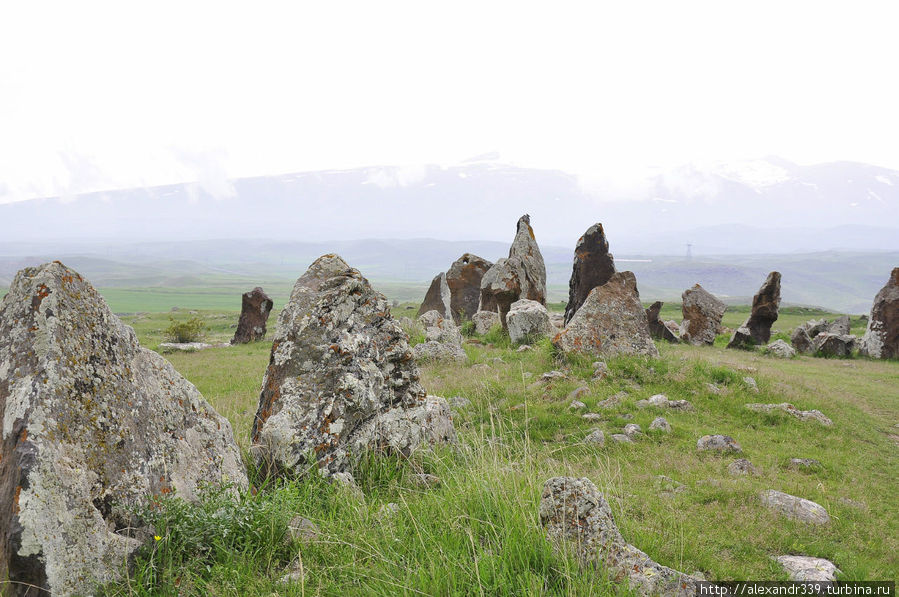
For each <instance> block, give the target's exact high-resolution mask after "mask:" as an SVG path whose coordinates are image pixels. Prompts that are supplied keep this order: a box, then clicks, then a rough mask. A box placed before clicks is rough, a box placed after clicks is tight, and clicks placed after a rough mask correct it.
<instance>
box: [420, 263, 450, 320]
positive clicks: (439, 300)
mask: <svg viewBox="0 0 899 597" xmlns="http://www.w3.org/2000/svg"><path fill="white" fill-rule="evenodd" d="M428 311H437V312H438V313H440V316H441V317H449V316H450V314H451V313H452V302H451V300H450V289H449V286H448V285H447V283H446V274H445V273H444V272H440V273H439V274H437V275H436V276H434V279H433V280H431V285H430V286H429V287H428V291H427V292H426V293H425V300H423V301H422V303H421V307H419V308H418V317H421V316H422V315H424V314H425V313H427V312H428Z"/></svg>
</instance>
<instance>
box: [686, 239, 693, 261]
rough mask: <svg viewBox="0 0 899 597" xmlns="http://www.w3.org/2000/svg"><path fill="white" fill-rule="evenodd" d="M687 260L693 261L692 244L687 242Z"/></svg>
mask: <svg viewBox="0 0 899 597" xmlns="http://www.w3.org/2000/svg"><path fill="white" fill-rule="evenodd" d="M687 261H693V245H691V244H690V243H687Z"/></svg>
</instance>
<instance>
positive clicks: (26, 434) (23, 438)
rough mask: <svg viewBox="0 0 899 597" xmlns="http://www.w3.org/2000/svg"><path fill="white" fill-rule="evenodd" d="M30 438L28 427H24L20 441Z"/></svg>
mask: <svg viewBox="0 0 899 597" xmlns="http://www.w3.org/2000/svg"><path fill="white" fill-rule="evenodd" d="M27 439H28V428H27V427H26V428H24V429H22V433H21V434H19V443H24V442H25V440H27Z"/></svg>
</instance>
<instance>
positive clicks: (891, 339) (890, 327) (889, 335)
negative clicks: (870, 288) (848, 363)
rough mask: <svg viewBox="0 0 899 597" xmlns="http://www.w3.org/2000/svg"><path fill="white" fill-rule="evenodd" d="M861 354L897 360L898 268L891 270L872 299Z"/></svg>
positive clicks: (898, 340)
mask: <svg viewBox="0 0 899 597" xmlns="http://www.w3.org/2000/svg"><path fill="white" fill-rule="evenodd" d="M861 353H862V354H863V355H866V356H869V357H872V358H875V359H895V358H899V267H896V268H893V272H892V274H891V275H890V279H889V281H888V282H887V283H886V286H884V287H883V288H882V289H881V290H880V292H878V293H877V296H876V297H874V306H873V307H871V316H870V317H869V318H868V327H867V329H866V330H865V335H864V337H863V338H862V341H861Z"/></svg>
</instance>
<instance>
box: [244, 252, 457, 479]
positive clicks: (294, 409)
mask: <svg viewBox="0 0 899 597" xmlns="http://www.w3.org/2000/svg"><path fill="white" fill-rule="evenodd" d="M438 344H439V343H438ZM419 378H420V374H419V370H418V367H417V366H416V365H415V361H414V359H413V356H412V350H411V349H410V348H409V344H408V343H407V341H406V334H405V333H404V332H403V330H402V329H401V328H400V326H399V324H398V323H397V322H396V321H395V320H394V319H393V318H392V317H391V316H390V310H389V309H388V306H387V300H386V299H385V298H384V296H383V295H382V294H380V293H379V292H376V291H375V290H373V289H372V287H371V285H370V284H369V283H368V280H366V279H365V278H364V277H362V274H360V273H359V271H358V270H356V269H353V268H351V267H349V266H348V265H347V264H346V262H344V261H343V259H341V258H340V257H338V256H337V255H333V254H329V255H324V256H322V257H319V258H318V259H317V260H316V261H315V262H314V263H313V264H312V265H311V266H310V267H309V269H308V270H307V271H306V273H305V274H303V276H301V277H300V278H299V279H298V280H297V283H296V285H295V286H294V288H293V292H292V293H291V297H290V300H289V301H288V303H287V304H286V305H285V306H284V309H283V310H282V311H281V315H280V317H279V320H278V331H277V333H276V334H275V337H274V341H273V343H272V353H271V359H270V361H269V367H268V370H267V371H266V373H265V378H264V380H263V386H262V393H261V395H260V397H259V409H258V410H257V412H256V419H255V421H254V423H253V431H252V441H253V450H254V452H255V455H256V458H257V461H258V462H259V463H260V464H261V465H263V466H264V467H265V469H266V471H267V472H268V473H269V474H278V473H286V474H291V475H301V474H303V473H304V472H305V471H306V470H307V469H308V468H309V467H310V466H311V465H317V466H318V469H319V472H320V473H321V474H323V475H333V474H335V473H339V472H349V471H351V469H352V466H353V464H354V463H355V460H356V459H358V458H359V457H360V456H362V455H363V454H364V453H366V452H368V451H372V450H375V451H388V452H392V453H396V454H400V455H404V456H405V455H408V454H410V453H411V452H413V451H414V450H416V449H418V448H427V447H430V446H433V445H434V444H437V443H443V442H453V441H455V431H454V429H453V424H452V418H451V416H450V411H449V406H448V405H447V403H446V401H445V400H443V399H442V398H438V397H433V396H432V397H426V395H425V391H424V389H423V388H422V387H421V383H420V382H419Z"/></svg>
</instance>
